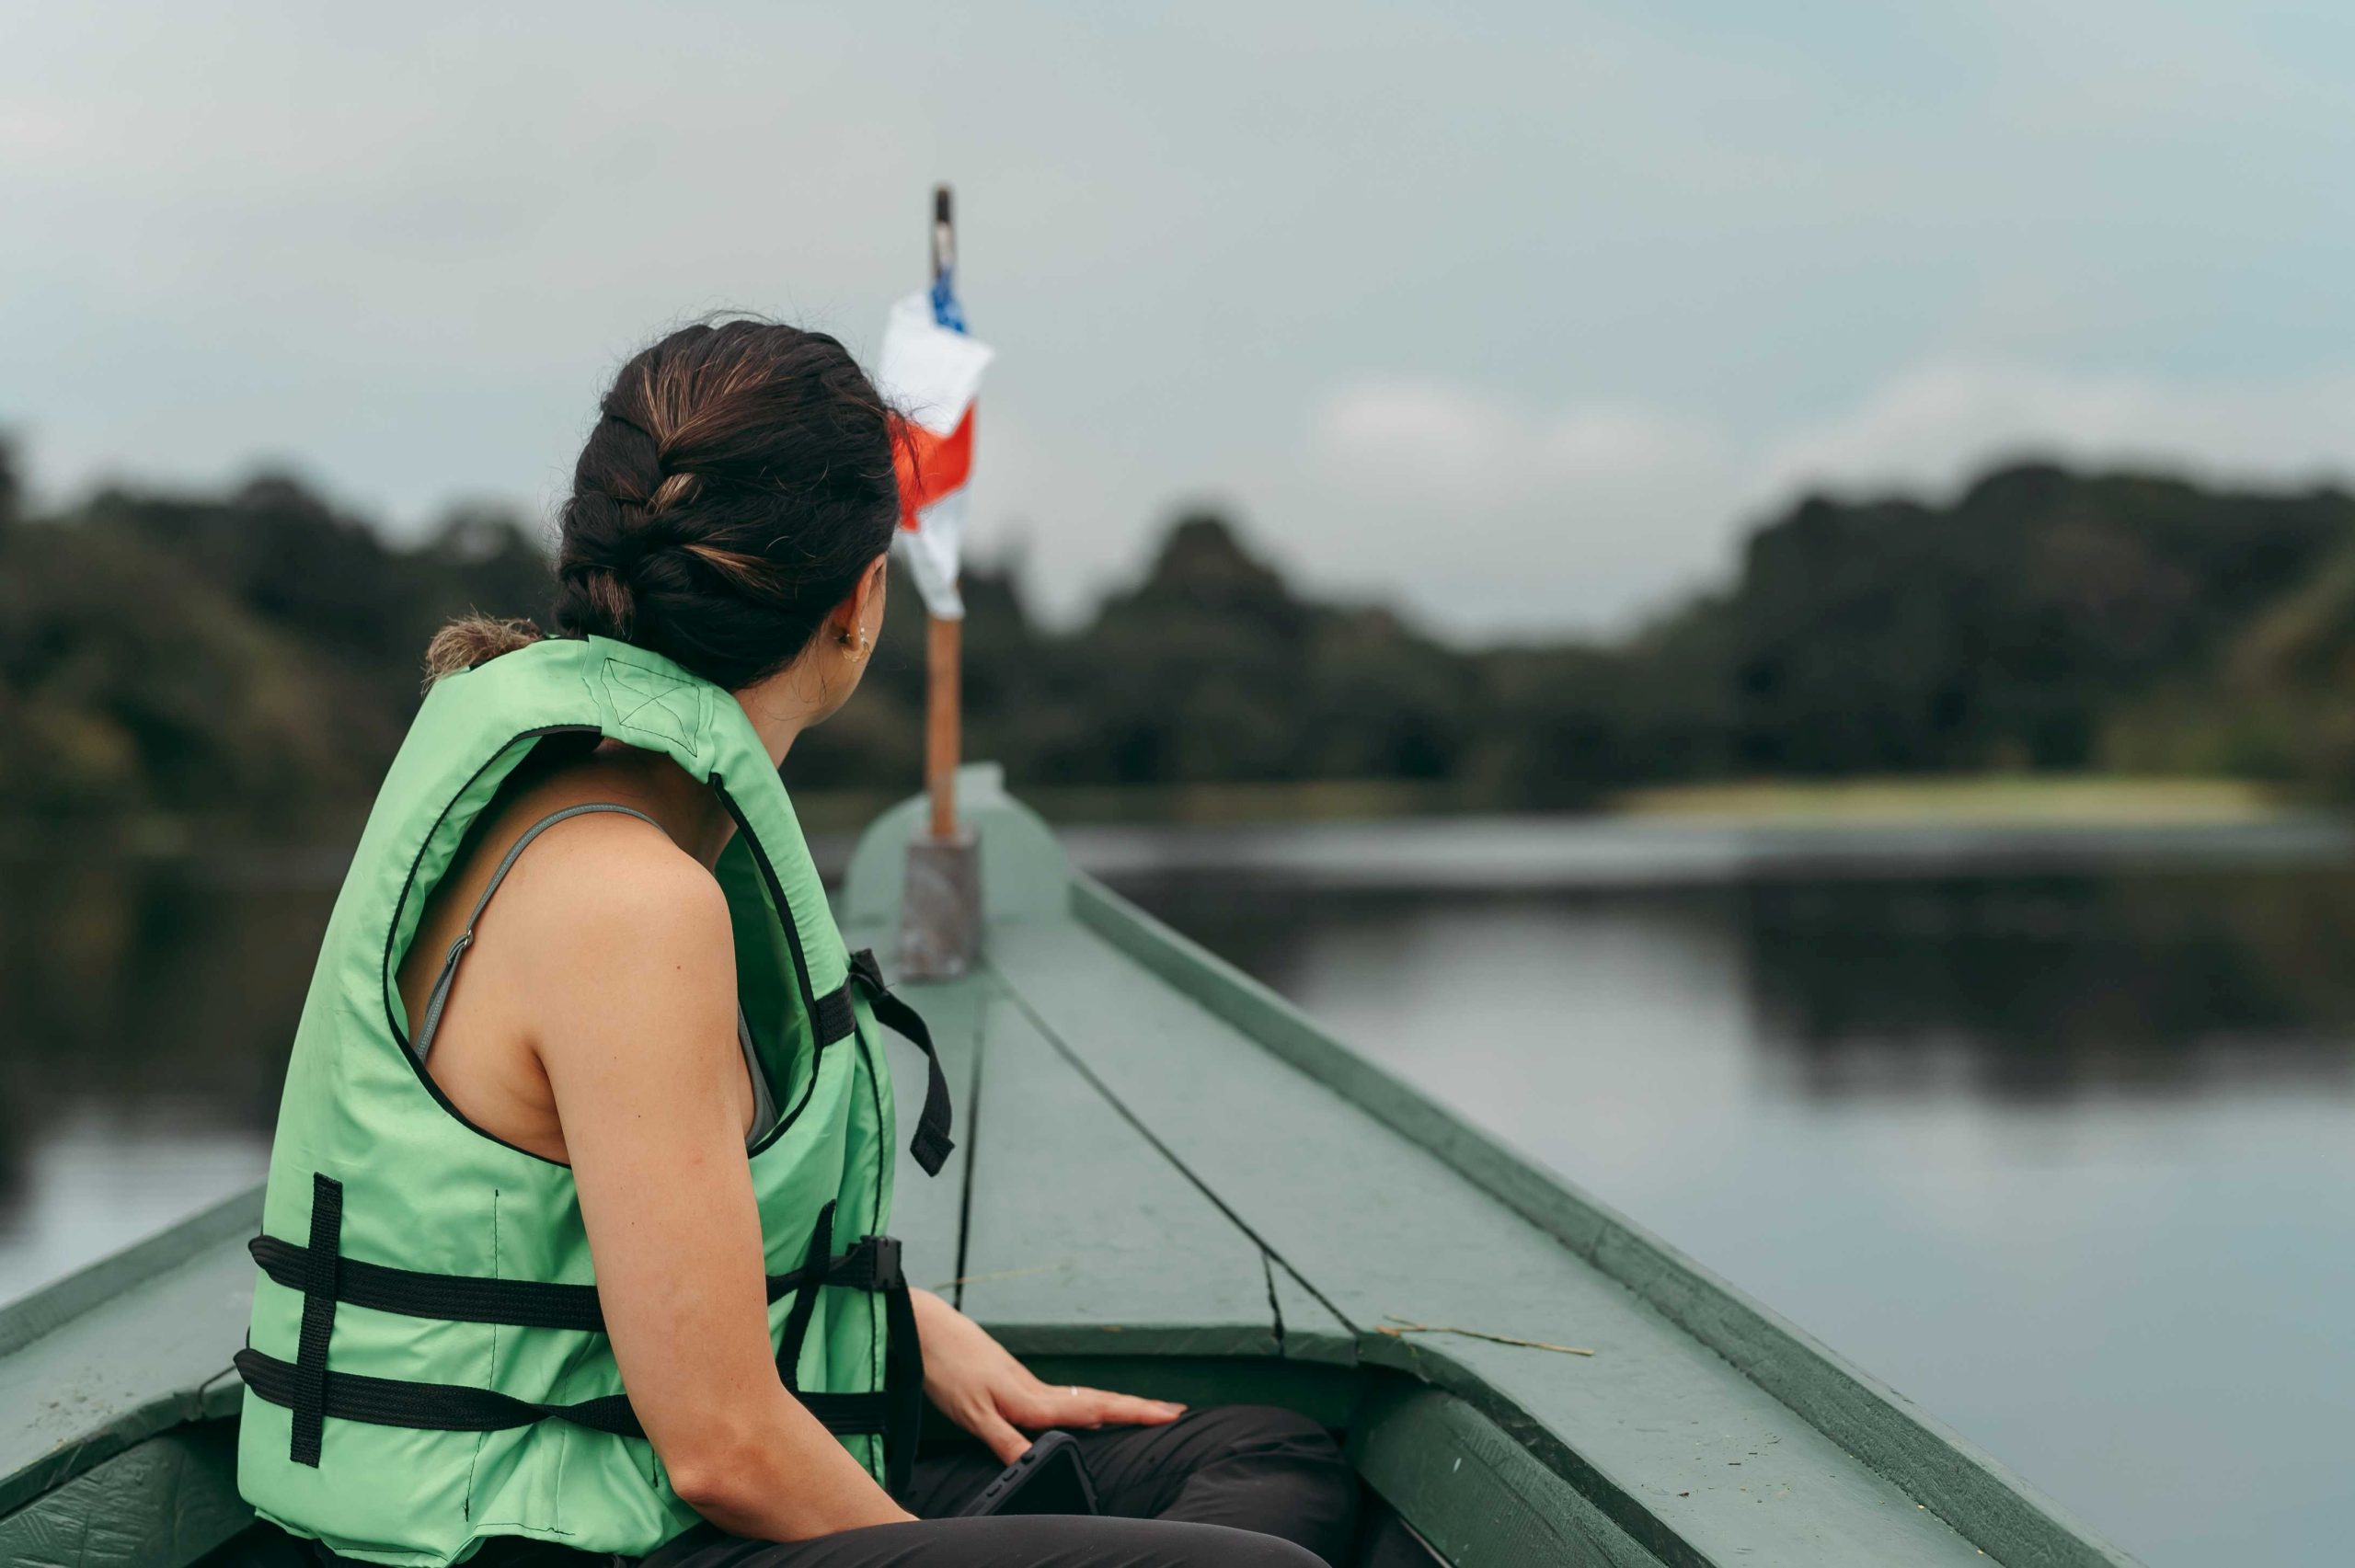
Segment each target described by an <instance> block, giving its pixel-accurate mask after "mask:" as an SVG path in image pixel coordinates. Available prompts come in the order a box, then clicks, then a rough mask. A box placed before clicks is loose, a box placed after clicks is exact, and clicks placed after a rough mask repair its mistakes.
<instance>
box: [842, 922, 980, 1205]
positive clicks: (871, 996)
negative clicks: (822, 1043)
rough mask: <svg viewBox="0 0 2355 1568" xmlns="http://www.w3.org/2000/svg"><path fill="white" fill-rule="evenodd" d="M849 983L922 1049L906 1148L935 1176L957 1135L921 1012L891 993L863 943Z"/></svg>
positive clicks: (879, 1017) (883, 1020)
mask: <svg viewBox="0 0 2355 1568" xmlns="http://www.w3.org/2000/svg"><path fill="white" fill-rule="evenodd" d="M854 985H855V986H856V987H858V989H859V990H860V992H861V993H862V994H864V995H865V996H866V998H867V1006H868V1007H869V1008H872V1009H873V1010H874V1013H875V1021H876V1022H877V1023H879V1024H882V1025H883V1026H884V1027H885V1028H887V1029H890V1030H891V1031H892V1032H894V1033H895V1034H898V1035H901V1036H904V1037H905V1038H906V1039H907V1041H908V1042H909V1043H910V1044H911V1045H913V1046H914V1047H915V1048H916V1049H918V1050H920V1051H922V1052H923V1053H924V1065H925V1085H924V1109H923V1111H922V1112H920V1113H919V1114H918V1115H917V1116H916V1134H915V1137H913V1138H912V1139H909V1140H908V1152H909V1153H911V1154H913V1155H914V1156H915V1159H916V1163H917V1164H918V1165H919V1166H921V1167H923V1170H924V1173H925V1175H927V1176H936V1175H938V1174H940V1167H941V1166H942V1165H943V1164H945V1163H947V1162H948V1153H949V1150H953V1149H955V1148H956V1147H957V1140H956V1139H953V1138H950V1137H949V1136H948V1132H949V1123H950V1121H951V1120H952V1119H953V1117H954V1114H955V1113H954V1112H953V1111H952V1110H951V1109H950V1107H949V1104H948V1075H947V1074H946V1073H944V1072H942V1071H941V1070H940V1053H939V1052H938V1051H936V1050H935V1049H934V1048H933V1044H932V1031H931V1030H930V1029H929V1028H927V1027H925V1021H924V1014H922V1013H918V1012H917V1011H916V1010H915V1009H914V1008H913V1007H910V1006H909V1005H908V1004H907V1003H906V1002H904V1001H901V1000H900V999H899V998H898V997H896V996H893V995H892V994H891V990H890V987H889V986H887V985H885V984H884V983H883V968H882V966H881V965H879V964H878V963H876V961H875V955H874V953H873V952H872V951H870V950H868V949H867V948H864V947H862V948H860V949H859V950H858V951H857V952H856V953H854V954H852V955H851V956H850V979H848V980H847V981H845V982H844V990H848V988H849V987H851V986H854ZM842 994H843V993H842V992H841V991H834V992H830V993H828V996H827V997H825V998H821V1000H820V1002H819V1009H820V1011H821V1013H822V1012H823V1011H824V1009H825V1004H826V1001H829V1000H831V999H832V998H833V997H834V996H839V995H842ZM845 1005H847V1001H845Z"/></svg>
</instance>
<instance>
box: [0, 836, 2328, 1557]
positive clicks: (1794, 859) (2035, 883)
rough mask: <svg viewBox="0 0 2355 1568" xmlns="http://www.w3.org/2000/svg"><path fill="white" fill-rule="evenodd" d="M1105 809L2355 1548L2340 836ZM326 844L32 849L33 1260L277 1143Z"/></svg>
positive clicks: (22, 890) (20, 1237) (1494, 1100)
mask: <svg viewBox="0 0 2355 1568" xmlns="http://www.w3.org/2000/svg"><path fill="white" fill-rule="evenodd" d="M1071 841H1072V843H1073V845H1074V853H1076V854H1077V855H1078V856H1079V857H1080V858H1081V859H1082V861H1083V862H1084V863H1086V864H1090V865H1092V866H1094V867H1096V868H1097V869H1098V870H1100V871H1101V872H1103V873H1104V874H1106V875H1107V876H1110V877H1111V878H1112V879H1113V880H1114V881H1115V882H1116V884H1118V885H1119V886H1120V887H1123V888H1124V889H1125V890H1126V891H1128V892H1129V893H1130V894H1131V895H1132V897H1135V898H1138V899H1139V900H1140V901H1141V902H1143V903H1144V904H1145V905H1146V906H1147V907H1148V908H1150V909H1152V910H1155V912H1156V913H1158V914H1160V915H1161V916H1162V917H1163V918H1164V919H1166V920H1168V921H1170V922H1171V923H1173V924H1175V925H1177V927H1178V928H1179V929H1181V930H1184V931H1186V932H1187V933H1189V934H1191V935H1193V936H1195V937H1196V938H1198V939H1199V940H1200V941H1202V942H1204V943H1205V944H1208V945H1209V946H1211V947H1212V948H1213V949H1215V950H1216V951H1218V952H1220V953H1222V954H1223V955H1225V956H1228V957H1229V958H1231V959H1233V960H1234V961H1235V962H1236V963H1238V964H1240V965H1241V966H1242V967H1245V968H1246V969H1248V970H1250V971H1251V972H1253V973H1255V974H1257V975H1258V977H1260V978H1261V979H1264V980H1266V981H1267V982H1268V983H1269V984H1270V985H1272V986H1274V987H1275V988H1276V989H1278V990H1281V991H1283V992H1284V993H1286V994H1287V995H1289V996H1291V997H1292V998H1293V999H1294V1000H1296V1001H1299V1002H1300V1003H1302V1004H1303V1005H1304V1007H1306V1008H1307V1010H1308V1011H1309V1012H1311V1013H1314V1014H1315V1015H1316V1016H1317V1017H1318V1018H1320V1019H1321V1020H1323V1021H1324V1022H1325V1023H1327V1024H1328V1025H1330V1026H1331V1027H1332V1029H1333V1030H1334V1032H1335V1033H1336V1034H1338V1036H1340V1037H1342V1038H1343V1039H1345V1040H1348V1041H1350V1043H1351V1044H1353V1045H1355V1046H1356V1047H1359V1048H1360V1049H1361V1050H1363V1051H1365V1052H1366V1053H1367V1054H1369V1055H1371V1056H1373V1058H1375V1059H1378V1060H1380V1061H1381V1062H1383V1063H1384V1065H1386V1066H1388V1067H1389V1068H1390V1069H1392V1070H1394V1071H1396V1072H1398V1073H1399V1074H1401V1075H1402V1076H1404V1077H1406V1078H1407V1079H1408V1080H1410V1081H1411V1082H1415V1083H1417V1084H1418V1085H1419V1086H1421V1087H1422V1088H1424V1089H1426V1090H1427V1091H1429V1092H1430V1093H1433V1094H1435V1095H1437V1096H1439V1097H1441V1098H1442V1099H1445V1100H1446V1101H1448V1102H1449V1103H1451V1104H1453V1105H1455V1106H1456V1107H1457V1108H1459V1109H1460V1110H1462V1111H1463V1112H1464V1113H1465V1114H1466V1115H1467V1116H1470V1117H1472V1118H1473V1119H1475V1120H1476V1121H1478V1122H1480V1123H1481V1124H1483V1125H1484V1126H1486V1127H1488V1128H1490V1129H1491V1130H1492V1131H1494V1132H1496V1133H1497V1134H1499V1136H1501V1137H1502V1138H1504V1139H1507V1140H1508V1141H1510V1142H1511V1143H1513V1144H1515V1145H1517V1146H1519V1147H1520V1148H1521V1149H1522V1150H1525V1151H1526V1152H1528V1153H1529V1154H1531V1155H1532V1156H1534V1158H1536V1159H1537V1160H1539V1161H1541V1162H1544V1163H1545V1164H1547V1165H1549V1166H1551V1167H1553V1168H1554V1169H1555V1170H1557V1171H1558V1172H1560V1173H1563V1174H1564V1175H1565V1176H1567V1177H1568V1178H1569V1179H1570V1180H1571V1181H1573V1182H1575V1183H1577V1184H1579V1185H1581V1186H1583V1187H1584V1188H1585V1189H1586V1190H1588V1191H1589V1192H1590V1193H1591V1194H1593V1195H1594V1196H1597V1197H1598V1198H1600V1199H1601V1200H1602V1201H1603V1202H1605V1203H1607V1204H1609V1205H1611V1206H1612V1207H1616V1208H1617V1209H1619V1210H1621V1211H1622V1212H1623V1213H1625V1214H1626V1215H1628V1216H1629V1217H1631V1218H1632V1219H1635V1220H1636V1221H1637V1223H1639V1224H1641V1225H1643V1226H1645V1227H1647V1228H1648V1229H1650V1230H1653V1231H1654V1232H1655V1233H1657V1234H1659V1235H1661V1236H1663V1237H1664V1238H1666V1239H1667V1240H1668V1241H1669V1242H1671V1243H1672V1244H1674V1245H1676V1246H1677V1247H1679V1248H1681V1249H1683V1251H1685V1252H1686V1253H1689V1254H1691V1255H1692V1256H1694V1258H1696V1259H1698V1260H1699V1261H1700V1262H1701V1263H1702V1264H1703V1265H1706V1266H1707V1267H1708V1268H1710V1269H1712V1270H1714V1271H1716V1272H1717V1273H1718V1274H1720V1275H1722V1276H1726V1277H1728V1278H1729V1279H1731V1280H1732V1281H1733V1282H1734V1283H1735V1284H1737V1285H1739V1286H1740V1287H1741V1288H1744V1289H1746V1290H1748V1291H1750V1292H1751V1293H1752V1294H1753V1295H1755V1296H1757V1297H1759V1298H1760V1299H1763V1300H1764V1301H1765V1302H1766V1303H1767V1304H1768V1305H1770V1306H1771V1307H1773V1308H1775V1310H1779V1311H1781V1312H1782V1313H1783V1314H1785V1315H1786V1317H1788V1318H1790V1319H1792V1320H1793V1321H1795V1322H1798V1324H1799V1325H1801V1326H1802V1327H1803V1328H1805V1329H1807V1330H1809V1332H1811V1333H1814V1334H1815V1335H1816V1336H1817V1337H1818V1338H1820V1339H1821V1340H1822V1341H1824V1342H1825V1343H1826V1344H1828V1345H1832V1346H1833V1347H1834V1348H1835V1349H1837V1350H1838V1351H1839V1352H1840V1353H1841V1354H1842V1355H1844V1356H1846V1357H1848V1358H1849V1359H1850V1360H1851V1361H1853V1362H1855V1363H1856V1364H1858V1365H1859V1366H1861V1367H1863V1368H1865V1369H1867V1371H1869V1372H1871V1373H1873V1374H1875V1375H1877V1376H1878V1377H1879V1378H1881V1379H1883V1380H1885V1381H1887V1382H1889V1383H1890V1384H1892V1385H1893V1386H1895V1387H1896V1388H1897V1389H1898V1390H1899V1391H1901V1392H1903V1393H1904V1394H1906V1395H1908V1396H1909V1397H1911V1398H1913V1399H1914V1400H1916V1401H1917V1402H1919V1403H1920V1404H1921V1405H1922V1406H1923V1407H1924V1408H1925V1409H1926V1410H1928V1411H1929V1412H1931V1413H1933V1414H1934V1415H1936V1417H1938V1418H1939V1419H1941V1420H1943V1421H1945V1422H1947V1424H1949V1425H1952V1426H1953V1427H1955V1428H1957V1429H1958V1430H1959V1431H1960V1432H1961V1433H1962V1434H1963V1435H1964V1436H1966V1437H1968V1438H1969V1439H1970V1440H1971V1441H1973V1442H1975V1443H1977V1444H1978V1445H1980V1446H1981V1447H1982V1448H1986V1449H1987V1450H1989V1451H1990V1452H1992V1453H1993V1455H1994V1456H1996V1457H1997V1458H1998V1459H2001V1460H2002V1461H2003V1462H2005V1463H2006V1464H2008V1465H2010V1466H2011V1467H2012V1468H2013V1469H2015V1470H2016V1471H2019V1472H2020V1473H2022V1474H2023V1475H2025V1476H2027V1477H2028V1479H2029V1480H2030V1481H2031V1482H2033V1483H2034V1484H2036V1485H2037V1486H2039V1488H2041V1489H2042V1490H2044V1491H2045V1492H2047V1493H2048V1494H2051V1495H2053V1496H2055V1497H2057V1498H2059V1499H2061V1500H2062V1504H2063V1505H2064V1506H2065V1507H2067V1508H2068V1509H2070V1510H2071V1511H2073V1512H2074V1513H2076V1514H2077V1515H2079V1516H2081V1517H2083V1518H2085V1520H2086V1521H2087V1522H2089V1523H2090V1524H2092V1525H2093V1526H2094V1527H2095V1528H2097V1529H2098V1530H2100V1531H2101V1532H2102V1533H2104V1534H2106V1535H2107V1536H2108V1537H2109V1538H2110V1539H2113V1540H2115V1541H2117V1542H2118V1543H2119V1544H2120V1545H2122V1546H2124V1547H2126V1548H2128V1549H2129V1550H2130V1551H2134V1552H2136V1553H2138V1554H2140V1555H2141V1556H2142V1557H2143V1558H2144V1559H2145V1560H2146V1561H2148V1562H2151V1563H2153V1564H2154V1565H2159V1568H2171V1565H2181V1568H2191V1565H2195V1564H2208V1563H2217V1562H2266V1563H2324V1562H2343V1561H2345V1560H2346V1550H2345V1541H2346V1539H2348V1536H2349V1533H2350V1531H2355V1485H2350V1483H2349V1480H2348V1476H2347V1471H2348V1461H2347V1460H2345V1459H2343V1458H2342V1457H2341V1456H2339V1455H2338V1452H2337V1448H2336V1441H2337V1439H2338V1436H2339V1435H2340V1434H2341V1433H2342V1432H2343V1431H2344V1430H2345V1429H2346V1427H2347V1425H2348V1424H2349V1418H2350V1417H2355V1343H2350V1338H2349V1333H2348V1324H2349V1319H2350V1315H2355V1136H2350V1135H2355V859H2350V854H2349V843H2348V841H2347V839H2346V837H2345V835H2344V834H2342V833H2340V832H2339V831H2338V830H2335V829H2329V828H2326V827H2323V826H2319V825H2292V826H2282V827H2275V828H2253V829H2246V830H2211V831H2197V830H2136V831H2114V832H2108V833H2103V832H2085V831H2080V832H2073V833H2043V834H2038V833H2021V832H2016V831H2015V832H1989V831H1961V832H1953V831H1947V832H1936V833H1932V832H1924V831H1918V830H1916V831H1904V830H1892V831H1890V832H1888V833H1881V834H1863V833H1855V832H1846V833H1831V834H1809V833H1792V832H1757V831H1751V830H1740V829H1738V828H1726V829H1715V830H1712V829H1707V828H1693V827H1677V828H1645V827H1639V826H1628V825H1623V824H1610V823H1603V824H1558V823H1533V822H1474V823H1442V824H1424V825H1391V826H1384V827H1367V828H1327V829H1281V830H1268V829H1262V830H1227V831H1223V832H1220V831H1208V830H1175V831H1156V832H1143V831H1134V830H1094V831H1086V832H1075V833H1074V834H1073V835H1071ZM334 869H335V868H334V864H333V857H331V856H329V857H320V856H304V855H287V856H273V857H266V858H263V859H260V860H255V859H252V858H247V859H244V860H241V861H239V862H237V863H236V865H235V868H234V869H232V868H230V867H228V866H225V865H224V866H215V867H208V866H205V865H203V864H179V865H164V866H159V865H153V864H148V865H124V866H115V867H104V868H98V869H96V870H93V869H91V868H89V867H81V868H78V869H75V870H74V871H71V872H68V871H66V870H64V869H63V868H44V867H41V866H38V865H35V866H26V865H22V864H18V865H16V866H12V867H9V868H8V872H7V876H8V882H9V896H8V897H7V898H6V900H5V907H4V908H0V983H4V984H5V993H0V999H4V1000H5V1002H6V1017H7V1018H8V1020H9V1026H8V1029H7V1032H6V1036H0V1299H6V1298H7V1297H9V1296H12V1295H15V1294H17V1293H18V1292H20V1291H22V1290H23V1289H26V1288H30V1287H32V1286H33V1285H36V1284H38V1283H40V1281H41V1280H43V1279H45V1278H48V1277H52V1276H55V1275H56V1274H58V1273H60V1272H63V1271H64V1270H66V1269H69V1268H71V1267H74V1266H76V1265H79V1264H81V1263H83V1262H86V1261H87V1260H88V1259H89V1258H91V1257H93V1256H96V1255H98V1254H100V1253H103V1252H105V1251H107V1250H109V1249H110V1248H112V1247H114V1246H117V1245H120V1244H121V1243H122V1242H125V1241H128V1240H131V1239H132V1238H134V1237H135V1236H137V1235H139V1234H143V1233H144V1232H145V1231H147V1230H152V1229H154V1228H155V1226H157V1225H160V1224H163V1223H165V1222H167V1221H168V1220H169V1219H172V1218H174V1217H175V1216H176V1215H178V1214H180V1213H184V1212H187V1211H188V1210H190V1209H191V1208H194V1207H199V1206H201V1204H203V1203H205V1202H208V1201H210V1200H211V1199H213V1197H215V1196H224V1195H225V1194H227V1193H229V1192H231V1191H234V1190H236V1188H237V1187H238V1186H240V1185H244V1184H245V1183H247V1182H248V1181H250V1180H252V1179H253V1178H254V1176H255V1175H256V1174H257V1173H258V1170H259V1167H260V1163H261V1157H262V1151H263V1140H264V1138H265V1136H266V1129H267V1127H268V1125H269V1122H270V1115H271V1112H272V1109H273V1108H274V1105H275V1101H276V1094H277V1078H278V1073H279V1070H280V1067H281V1063H282V1059H283V1048H284V1040H285V1037H286V1033H287V1030H288V1028H289V1025H290V1022H291V1020H292V1018H293V1014H294V1013H295V1011H296V1009H297V1008H298V1006H299V1004H300V1001H301V996H302V990H303V988H304V983H305V981H306V979H307V951H308V949H309V948H310V946H311V945H312V944H315V943H316V933H317V932H318V930H319V928H320V927H321V925H322V924H323V923H324V921H325V919H326V912H327V903H328V900H329V897H330V884H331V881H332V877H333V875H334ZM1563 1326H1564V1329H1565V1331H1566V1333H1567V1332H1568V1331H1570V1330H1572V1329H1574V1328H1575V1326H1576V1325H1574V1324H1565V1325H1563Z"/></svg>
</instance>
